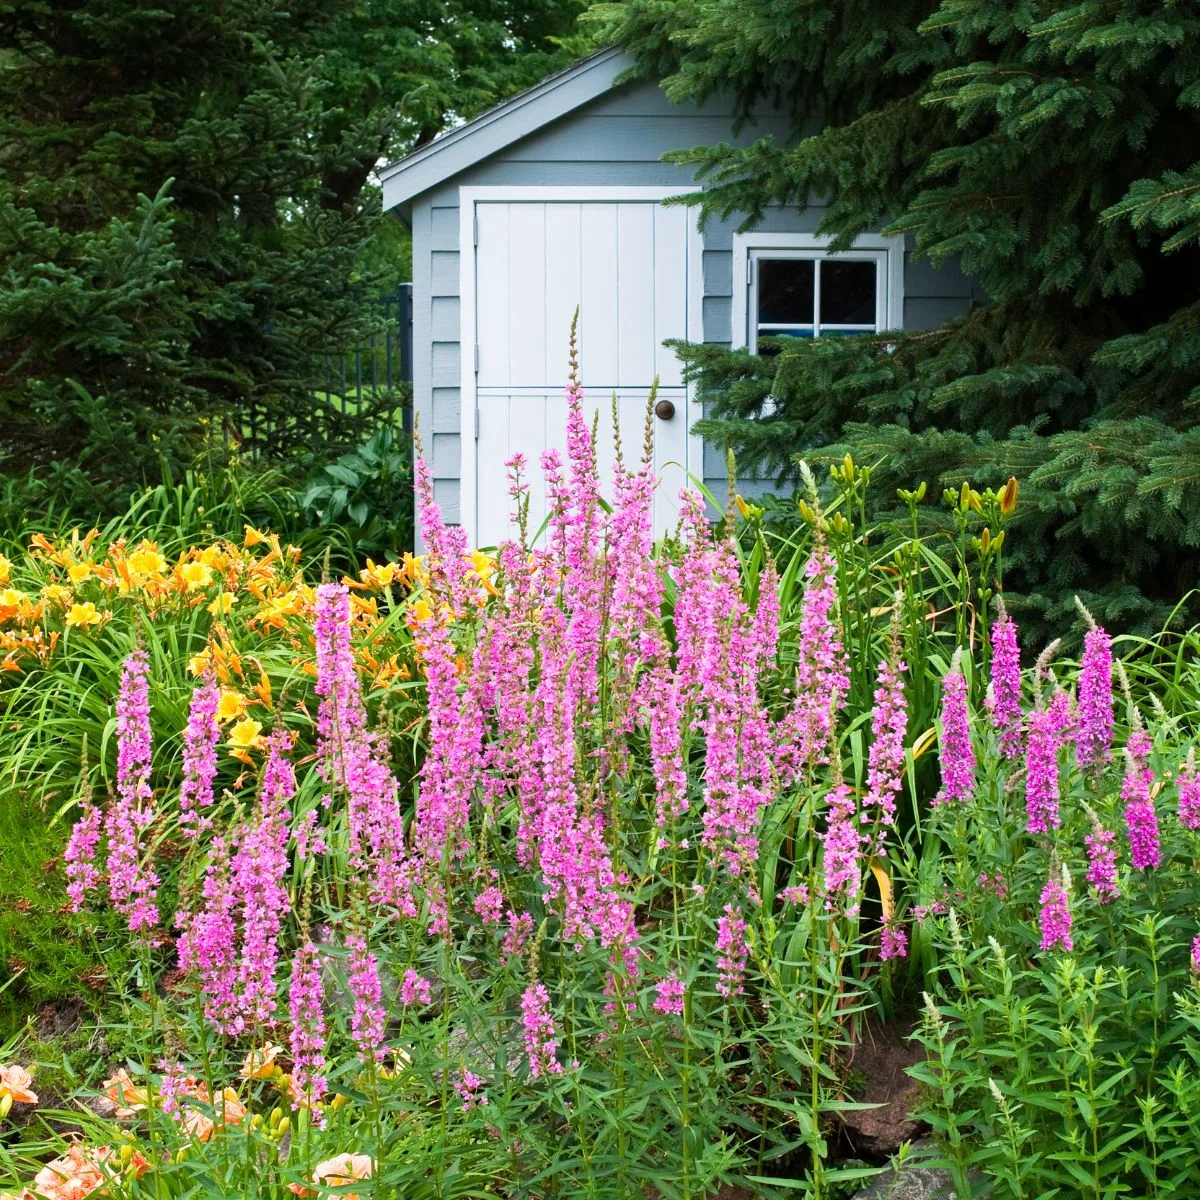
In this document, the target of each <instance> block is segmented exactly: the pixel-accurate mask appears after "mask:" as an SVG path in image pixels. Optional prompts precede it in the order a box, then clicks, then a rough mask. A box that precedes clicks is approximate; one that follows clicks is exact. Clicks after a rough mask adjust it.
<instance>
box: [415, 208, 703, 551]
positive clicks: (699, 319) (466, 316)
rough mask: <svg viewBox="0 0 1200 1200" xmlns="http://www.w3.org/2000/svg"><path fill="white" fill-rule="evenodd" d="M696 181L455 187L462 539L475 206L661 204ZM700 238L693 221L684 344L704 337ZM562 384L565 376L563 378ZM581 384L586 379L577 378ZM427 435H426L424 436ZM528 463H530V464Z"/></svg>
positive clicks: (691, 466)
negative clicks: (671, 184) (674, 184)
mask: <svg viewBox="0 0 1200 1200" xmlns="http://www.w3.org/2000/svg"><path fill="white" fill-rule="evenodd" d="M699 190H700V187H699V185H698V184H693V185H680V186H677V187H643V186H637V185H629V186H622V185H615V186H603V187H590V186H586V185H584V186H570V187H550V186H543V185H540V184H529V185H520V186H518V185H513V186H489V187H460V188H459V189H458V247H459V254H458V298H459V325H458V333H459V359H460V389H461V391H460V396H461V400H460V407H459V417H460V427H459V482H458V486H459V497H460V503H459V520H460V522H461V524H462V525H463V527H464V528H465V529H466V532H467V540H468V542H469V543H470V544H472V545H473V544H474V542H473V534H474V530H475V528H476V527H477V525H478V519H479V446H478V443H477V441H476V437H475V431H476V430H477V429H478V427H479V426H478V423H477V421H476V413H477V411H478V405H479V395H478V389H477V387H476V374H475V369H476V365H477V364H476V357H475V345H476V339H477V328H476V308H477V295H476V285H477V279H478V272H477V269H476V254H477V250H478V247H477V246H476V245H475V206H476V204H478V203H480V202H483V203H487V202H492V203H496V202H499V203H505V202H508V203H512V202H521V201H524V202H526V203H532V204H539V203H554V202H556V201H557V202H560V203H587V202H592V203H596V204H617V203H621V202H622V201H655V202H661V201H663V200H666V199H668V198H669V197H671V196H681V195H683V194H685V193H688V192H698V191H699ZM702 249H703V243H702V237H701V233H700V225H699V222H698V221H692V222H691V223H690V224H689V226H688V244H687V280H686V295H685V304H686V306H687V338H688V341H690V342H702V341H703V340H704V313H703V306H704V281H703V278H702ZM563 383H564V385H565V383H566V380H565V379H564V380H563ZM583 385H584V388H585V389H586V387H587V380H586V379H585V380H584V381H583ZM692 400H693V388H692V387H691V386H690V385H689V386H688V388H687V390H686V392H685V399H684V411H683V413H682V417H683V420H684V421H685V422H686V423H687V430H688V432H687V437H686V439H685V445H686V447H687V462H686V463H685V464H684V467H685V470H686V471H687V472H688V473H689V474H691V475H696V474H698V473H699V470H700V468H701V466H702V464H703V461H704V459H703V454H704V445H703V440H702V439H701V438H699V437H697V436H696V435H695V434H694V433H692V431H691V427H692V423H693V416H692V407H693V405H692ZM429 436H430V437H432V433H431V434H430V435H429ZM531 465H534V464H531Z"/></svg>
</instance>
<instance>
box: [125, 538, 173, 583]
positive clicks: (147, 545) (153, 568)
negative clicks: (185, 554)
mask: <svg viewBox="0 0 1200 1200" xmlns="http://www.w3.org/2000/svg"><path fill="white" fill-rule="evenodd" d="M125 563H126V565H127V566H128V567H129V569H130V570H131V571H133V572H134V573H135V574H137V575H161V574H162V573H163V572H164V571H165V570H166V569H167V560H166V559H165V558H164V557H163V556H162V555H161V554H159V552H158V548H157V547H156V546H155V545H154V543H153V542H143V543H142V544H141V545H140V546H139V547H138V548H137V549H136V550H135V551H134V552H133V553H132V554H131V555H129V557H128V558H127V559H126V560H125Z"/></svg>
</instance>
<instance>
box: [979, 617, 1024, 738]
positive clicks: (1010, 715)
mask: <svg viewBox="0 0 1200 1200" xmlns="http://www.w3.org/2000/svg"><path fill="white" fill-rule="evenodd" d="M987 709H988V712H989V713H990V714H991V718H992V724H993V725H994V726H995V729H996V733H997V735H998V737H999V741H1000V753H1001V754H1002V755H1004V757H1005V758H1007V759H1015V758H1019V757H1020V754H1021V651H1020V647H1019V646H1018V645H1017V626H1016V623H1015V622H1014V621H1013V619H1012V617H1010V616H1009V615H1008V610H1007V609H1006V608H1005V607H1004V601H1003V600H1001V601H1000V615H999V616H998V617H997V618H996V621H995V623H994V624H993V625H992V678H991V687H990V689H989V690H988V697H987Z"/></svg>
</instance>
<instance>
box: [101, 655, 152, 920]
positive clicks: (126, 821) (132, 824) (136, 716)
mask: <svg viewBox="0 0 1200 1200" xmlns="http://www.w3.org/2000/svg"><path fill="white" fill-rule="evenodd" d="M150 753H151V734H150V664H149V662H148V660H147V658H146V652H145V651H144V650H143V649H142V648H141V647H140V646H139V647H138V648H137V649H136V650H134V651H133V652H132V653H131V654H130V655H129V657H128V658H126V659H125V663H124V666H123V668H122V670H121V687H120V691H119V692H118V694H117V797H116V801H115V802H114V803H113V805H112V807H111V808H110V809H109V810H108V816H107V818H106V820H105V829H104V832H105V834H106V835H107V837H108V894H109V898H110V899H111V901H112V904H113V907H114V908H115V909H116V910H117V912H119V913H120V914H121V915H122V916H123V917H125V918H126V919H127V920H128V922H129V929H130V932H132V933H138V932H139V931H141V930H148V929H152V928H153V927H154V926H155V925H157V924H158V906H157V904H156V903H155V900H156V898H157V895H158V876H157V875H156V874H155V873H154V871H153V869H152V868H151V867H150V865H149V863H148V862H144V861H143V855H142V853H141V848H140V846H139V839H140V836H141V834H142V832H143V831H144V830H145V829H146V827H147V826H148V825H149V824H150V822H151V821H153V819H154V809H153V806H152V801H153V795H154V794H153V792H152V791H151V790H150Z"/></svg>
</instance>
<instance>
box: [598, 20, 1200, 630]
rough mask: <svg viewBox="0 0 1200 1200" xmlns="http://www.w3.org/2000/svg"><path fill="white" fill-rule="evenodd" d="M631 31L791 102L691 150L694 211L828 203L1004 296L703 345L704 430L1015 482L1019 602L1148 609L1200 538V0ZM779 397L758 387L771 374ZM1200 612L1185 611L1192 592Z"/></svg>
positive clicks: (734, 85) (1110, 616)
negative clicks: (895, 327) (767, 127)
mask: <svg viewBox="0 0 1200 1200" xmlns="http://www.w3.org/2000/svg"><path fill="white" fill-rule="evenodd" d="M603 12H604V14H605V15H606V16H607V19H608V21H609V23H610V29H611V31H612V33H613V34H614V36H615V37H616V38H618V40H620V41H621V42H622V43H624V44H625V45H626V46H627V47H628V48H629V49H630V50H632V51H633V52H634V53H635V54H636V56H637V59H638V64H639V67H638V69H639V70H640V71H643V72H645V73H647V74H650V75H653V76H656V77H659V78H662V79H664V80H665V83H664V86H665V89H666V91H667V93H668V95H669V96H671V97H672V98H673V99H677V100H701V99H704V98H705V97H708V96H710V95H726V96H731V97H732V98H733V100H734V101H735V102H736V105H737V109H738V111H739V113H741V114H742V116H748V115H750V114H751V112H752V111H753V110H754V108H755V106H761V105H763V104H772V103H773V104H775V105H777V106H779V107H780V108H781V109H782V110H783V111H784V112H786V113H788V114H789V115H790V118H791V123H792V128H793V130H794V131H795V132H794V136H793V137H792V139H791V140H790V141H788V142H787V143H786V144H785V143H783V142H780V141H776V140H773V139H771V138H761V139H759V140H756V141H754V142H753V143H752V144H751V145H749V146H747V147H744V148H735V147H732V146H730V145H728V144H722V145H718V146H709V147H696V148H693V149H689V150H682V151H680V152H678V153H677V154H676V155H674V156H673V157H675V158H676V159H677V160H678V161H681V162H683V163H686V164H690V165H692V166H694V167H695V168H696V169H697V171H698V173H699V175H700V176H702V177H703V178H704V180H705V183H706V185H707V190H706V191H705V192H704V193H703V194H702V195H701V196H699V197H698V201H699V203H700V204H701V205H702V207H703V209H704V211H705V212H706V213H709V214H720V215H723V216H728V215H730V214H731V213H734V214H739V215H742V216H746V217H747V218H748V220H749V221H753V220H755V219H757V218H758V217H759V216H760V215H761V214H762V213H763V211H764V210H765V209H767V208H769V207H771V206H775V205H783V206H791V207H801V208H803V207H805V206H807V205H810V204H811V205H814V206H824V207H823V212H822V223H821V231H822V232H824V233H828V234H833V235H836V236H837V238H839V239H840V242H839V244H840V245H843V246H844V245H845V244H846V243H848V242H849V241H850V239H852V238H853V237H854V236H855V235H857V234H859V233H861V232H864V231H867V230H872V229H880V228H882V229H885V230H886V231H888V232H891V233H903V234H905V235H906V236H907V238H908V246H909V249H910V254H909V257H910V260H911V259H912V258H913V257H914V256H925V257H927V258H928V259H930V260H931V261H932V262H933V263H935V264H940V263H945V262H952V261H954V260H958V261H959V262H960V263H961V265H962V268H963V270H964V271H965V272H966V273H967V274H968V275H970V276H972V277H973V278H974V279H975V280H977V281H978V284H979V285H980V291H981V294H984V295H986V297H988V299H987V300H986V301H985V302H983V303H979V304H977V305H976V306H975V307H974V308H973V310H972V311H971V312H970V313H969V314H968V315H966V316H964V317H962V318H961V319H959V320H956V321H953V322H951V323H949V324H947V325H945V326H943V327H941V328H937V329H933V330H924V331H919V332H917V331H910V332H908V333H888V334H887V335H886V336H878V337H876V336H859V337H853V338H839V339H826V340H824V341H821V340H818V341H816V342H808V343H801V342H792V343H790V344H787V345H786V346H785V348H784V349H783V350H782V352H781V353H779V354H778V356H777V357H774V358H757V357H754V356H751V355H748V354H746V353H744V352H733V353H731V352H729V351H727V350H725V349H723V348H721V347H715V346H692V347H690V348H688V349H686V350H685V356H686V361H687V363H688V365H689V367H690V369H691V370H692V372H693V373H694V375H695V376H697V377H698V378H699V379H700V380H701V382H702V385H703V387H704V389H705V390H706V392H707V394H708V396H709V398H710V400H711V401H712V410H711V412H712V419H711V420H709V421H708V422H706V424H705V427H704V428H705V432H706V433H708V434H709V435H710V436H716V437H719V438H722V439H725V440H727V441H728V443H729V444H731V445H732V446H733V447H734V448H735V449H736V451H737V452H738V454H739V456H740V459H741V461H742V463H743V465H746V466H750V465H754V466H757V467H759V468H765V469H766V470H767V471H768V472H769V473H771V474H773V475H776V476H777V477H778V478H779V479H780V480H781V481H782V480H783V479H785V478H786V477H787V476H788V474H789V473H790V471H791V470H792V469H793V465H792V464H793V459H794V456H795V455H796V454H797V453H798V452H800V451H803V452H804V453H805V454H807V455H808V456H809V458H810V459H812V458H814V457H820V454H819V453H817V454H814V448H824V450H825V452H826V453H827V454H828V456H829V457H830V458H840V457H841V456H842V455H843V454H844V453H845V451H846V450H847V449H849V450H852V451H853V453H854V455H855V457H856V459H858V460H859V461H866V462H875V461H877V460H878V461H879V462H880V467H879V471H880V473H881V474H880V475H879V478H880V479H881V481H882V480H883V479H884V478H885V477H886V478H887V479H889V480H890V481H892V482H894V483H895V484H897V485H902V484H905V483H908V482H910V481H912V480H915V479H917V478H921V477H924V476H933V477H936V478H938V479H939V480H940V481H941V482H942V483H943V484H945V485H947V486H949V485H955V486H957V485H958V484H960V483H961V482H962V480H963V479H964V478H970V479H972V480H974V481H976V482H979V483H985V482H988V480H989V479H990V478H993V477H994V478H995V479H997V480H1001V479H1003V478H1005V477H1007V476H1008V475H1009V474H1010V473H1015V474H1016V475H1017V476H1018V478H1019V479H1020V480H1021V482H1022V484H1023V488H1022V499H1021V505H1020V508H1019V511H1018V514H1017V519H1016V520H1015V521H1014V530H1013V533H1014V535H1015V536H1014V537H1013V539H1012V540H1013V547H1012V549H1013V550H1014V551H1015V556H1014V557H1012V558H1009V559H1008V560H1007V562H1008V567H1009V574H1008V582H1009V584H1010V585H1015V587H1016V590H1017V591H1018V592H1023V593H1024V594H1023V595H1018V596H1014V597H1012V599H1013V600H1014V601H1015V603H1016V604H1017V605H1018V607H1020V606H1022V602H1023V607H1024V608H1025V610H1026V613H1027V620H1031V619H1033V612H1031V611H1030V610H1031V609H1033V610H1040V612H1041V613H1042V614H1043V615H1044V617H1047V618H1051V619H1053V618H1055V617H1062V616H1064V615H1065V613H1066V611H1067V609H1068V607H1069V605H1070V604H1071V603H1072V597H1073V596H1074V595H1076V594H1078V595H1080V596H1081V597H1083V598H1085V600H1086V602H1087V604H1088V605H1089V607H1090V608H1091V609H1092V610H1093V611H1094V612H1096V613H1097V614H1098V615H1099V616H1101V617H1102V618H1103V619H1105V620H1106V621H1108V622H1109V623H1110V624H1115V625H1117V626H1122V625H1123V626H1125V627H1136V626H1141V627H1153V626H1155V625H1157V623H1159V622H1160V621H1162V620H1163V619H1165V617H1166V616H1167V614H1168V613H1169V612H1170V610H1171V608H1172V606H1173V604H1174V603H1175V601H1176V600H1177V599H1178V597H1179V596H1181V595H1182V594H1183V593H1184V592H1185V591H1187V590H1188V589H1189V588H1191V587H1192V586H1193V585H1194V583H1195V572H1194V568H1193V566H1192V564H1193V563H1194V558H1193V554H1194V551H1195V547H1196V546H1197V543H1200V285H1198V283H1197V280H1198V279H1200V10H1198V9H1197V8H1196V6H1195V5H1194V4H1192V3H1190V2H1185V0H1157V2H1153V0H943V2H942V3H937V2H936V0H837V2H833V0H824V2H823V0H805V2H802V3H797V4H794V5H786V6H780V5H779V3H778V2H777V0H688V2H687V3H683V4H680V3H675V2H674V0H631V2H630V3H628V4H624V5H621V6H605V7H604V9H603ZM768 396H770V397H772V398H773V399H772V400H771V403H770V404H766V405H764V401H765V400H766V398H767V397H768ZM1193 615H1194V614H1193Z"/></svg>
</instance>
